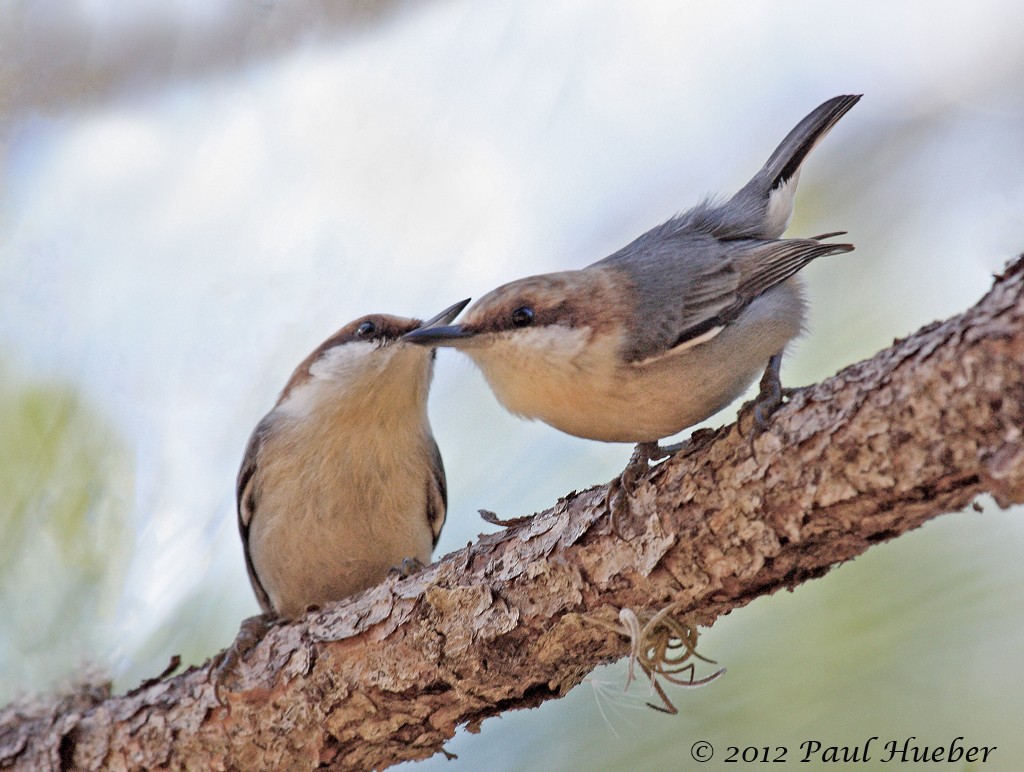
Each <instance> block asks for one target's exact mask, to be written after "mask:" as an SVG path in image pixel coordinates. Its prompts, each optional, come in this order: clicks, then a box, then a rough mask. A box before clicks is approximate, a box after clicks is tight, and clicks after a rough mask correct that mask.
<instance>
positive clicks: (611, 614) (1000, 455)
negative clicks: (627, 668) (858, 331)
mask: <svg viewBox="0 0 1024 772" xmlns="http://www.w3.org/2000/svg"><path fill="white" fill-rule="evenodd" d="M1022 427H1024V261H1020V260H1018V261H1017V262H1016V263H1014V264H1013V265H1012V266H1011V267H1010V268H1009V269H1008V270H1007V271H1006V272H1005V273H1004V274H1003V275H1002V276H1000V277H998V278H997V279H996V282H995V284H994V286H993V288H992V290H991V291H990V292H989V293H988V294H987V295H986V296H985V297H984V298H983V299H982V300H981V301H980V302H979V303H978V304H977V305H976V306H974V307H973V308H971V309H969V310H967V311H966V312H964V313H963V314H960V315H959V316H956V317H954V318H952V319H949V320H947V321H945V322H942V323H936V324H932V325H929V326H927V327H925V328H924V329H922V330H920V331H919V332H917V333H915V334H914V335H912V336H910V337H908V338H906V339H905V340H900V341H896V342H895V343H894V344H893V345H892V346H891V347H890V348H888V349H886V350H884V351H881V352H880V353H878V354H877V355H876V356H874V357H872V358H871V359H869V360H866V361H863V362H859V363H857V364H855V365H851V366H850V367H847V368H846V369H844V370H843V371H841V372H840V373H838V374H837V375H835V376H833V377H832V378H829V379H828V380H826V381H824V382H822V383H820V384H817V385H815V386H811V387H808V388H804V389H801V390H799V391H798V392H797V393H796V394H795V395H794V396H793V398H792V400H791V401H790V402H789V403H788V404H787V405H786V406H784V407H783V408H781V409H780V410H779V412H778V413H776V414H775V416H774V417H773V418H772V421H771V424H770V426H769V428H768V430H767V431H766V432H765V433H763V434H761V435H760V436H758V438H757V440H756V446H757V448H756V449H757V456H756V458H755V457H754V456H753V455H752V453H751V448H750V446H749V444H748V442H747V437H746V436H745V435H744V434H742V433H740V432H739V431H738V430H737V429H736V427H735V425H732V426H728V427H724V428H722V429H719V430H717V431H716V432H714V434H713V435H706V436H705V438H704V442H703V443H702V446H701V447H700V448H699V450H698V451H697V452H694V453H690V454H688V455H686V456H685V457H684V458H671V459H669V460H668V461H666V462H664V463H662V464H660V465H659V466H657V467H655V468H654V469H652V470H651V471H650V472H649V473H648V474H647V475H645V476H644V477H642V479H640V480H639V481H638V483H637V485H636V487H635V489H634V490H633V495H632V499H631V506H630V507H629V508H628V509H629V512H628V515H627V516H626V517H624V518H623V522H622V523H621V526H622V533H623V534H625V535H626V536H627V537H628V538H626V539H624V538H622V537H621V536H620V535H619V534H617V533H615V532H614V530H613V529H609V528H607V527H606V526H607V506H606V499H607V494H608V488H607V486H599V487H597V488H593V489H591V490H588V491H584V492H583V493H580V494H573V495H570V496H567V497H566V498H564V499H562V500H561V501H559V502H558V503H557V504H556V505H555V506H554V507H552V508H551V509H549V510H547V511H545V512H541V513H539V514H537V515H536V516H534V517H532V518H528V519H527V520H526V521H524V522H519V523H515V524H513V525H511V526H510V527H508V528H507V529H506V530H504V531H502V532H501V533H496V534H490V535H486V536H483V537H481V539H480V540H479V541H478V542H477V543H475V544H473V545H471V546H469V547H467V548H466V549H463V550H459V551H458V552H454V553H452V554H451V555H448V556H446V557H445V558H444V559H442V560H441V561H439V562H438V563H435V564H434V565H432V566H429V567H428V568H427V569H425V570H424V571H422V572H420V573H417V574H415V575H414V576H412V577H409V578H408V579H404V580H401V581H393V580H389V581H387V582H385V583H384V584H382V585H380V586H378V587H375V588H372V589H370V590H368V591H366V592H365V593H363V594H362V595H359V596H357V597H354V598H350V599H348V600H346V601H343V602H341V603H339V604H337V605H334V606H332V607H329V608H326V609H323V610H321V611H318V612H315V613H311V614H309V615H307V616H306V617H305V618H304V619H302V620H300V621H298V622H296V623H294V624H289V625H281V626H279V627H276V628H275V629H273V630H271V631H270V632H269V633H268V634H267V636H266V637H265V638H264V639H263V640H262V641H261V642H260V643H259V644H258V645H256V646H255V647H254V648H253V649H252V651H251V652H250V653H249V654H248V655H247V657H246V659H245V660H244V661H243V662H242V663H240V666H239V668H238V670H239V672H238V674H237V677H238V681H237V683H234V682H233V683H232V684H225V685H222V689H221V696H222V698H223V700H224V704H223V705H221V704H220V703H218V701H217V699H216V697H215V694H214V687H215V686H216V685H217V675H216V673H215V672H214V670H213V669H212V668H211V667H210V665H209V664H207V665H206V666H204V667H199V668H192V669H190V670H188V671H186V672H185V673H182V674H180V675H178V676H175V677H173V678H170V679H168V680H164V681H160V682H157V683H149V684H147V685H145V686H144V687H140V688H139V689H137V690H135V691H133V692H130V693H129V694H126V695H120V696H109V695H107V694H104V693H102V692H98V693H95V694H92V695H86V696H79V697H78V698H77V699H67V700H64V701H63V702H60V703H56V704H54V705H51V706H42V707H40V706H35V707H33V708H31V709H29V708H25V707H24V706H22V707H18V706H11V707H9V708H7V709H5V710H4V711H2V712H0V767H2V766H6V765H17V766H20V767H23V768H26V769H40V768H42V769H45V768H50V767H59V766H61V765H62V764H63V765H64V766H74V767H75V768H81V769H97V768H100V767H101V766H104V767H105V766H109V767H114V768H131V769H141V768H155V767H170V768H182V767H186V766H191V767H204V768H224V767H227V768H232V767H233V768H241V769H261V768H290V769H301V768H307V767H315V766H317V765H323V766H326V767H333V768H339V769H342V768H380V767H386V766H388V765H390V764H393V763H396V762H398V761H402V760H406V759H416V758H424V757H427V756H430V755H432V754H434V753H438V752H441V751H442V746H443V743H444V742H445V741H446V740H447V739H448V738H450V737H452V735H453V734H454V733H455V730H456V728H457V727H459V726H467V727H468V728H469V730H470V731H474V730H476V729H477V728H478V727H479V725H480V722H481V721H483V719H485V718H487V717H489V716H495V715H498V714H499V713H501V712H503V711H506V710H511V709H514V708H524V707H530V706H534V705H537V704H539V703H541V702H543V701H544V700H547V699H552V698H556V697H560V696H561V695H563V694H565V693H566V692H567V691H568V690H569V689H571V688H572V687H573V686H575V685H576V684H578V683H579V682H580V681H581V680H582V679H583V678H584V677H585V676H586V675H587V674H588V673H589V672H590V671H591V670H592V669H593V668H594V667H596V666H597V665H600V664H604V663H607V662H611V661H614V660H616V659H619V658H620V657H622V656H624V655H626V654H627V653H628V650H629V649H628V646H627V640H626V638H625V637H623V635H621V632H616V628H617V627H618V625H617V620H618V619H619V614H620V610H622V609H629V610H631V613H633V614H634V615H636V617H637V619H638V620H639V619H640V618H648V619H650V618H651V617H652V616H653V615H655V614H657V612H658V610H660V609H664V608H666V607H668V606H671V607H672V608H673V613H678V614H679V615H680V617H682V618H686V619H687V620H688V621H689V624H691V625H696V624H705V625H706V624H710V623H711V622H712V621H713V620H714V619H715V618H716V617H718V616H719V615H720V614H723V613H725V612H727V611H729V610H731V609H734V608H737V607H739V606H742V605H744V604H746V603H749V602H750V601H751V600H752V599H754V598H756V597H758V596H761V595H766V594H769V593H771V592H774V591H776V590H778V589H780V588H783V587H794V586H796V585H798V584H800V583H801V582H803V581H806V580H807V579H810V578H813V577H817V576H821V575H823V574H825V573H826V572H828V571H829V570H830V569H831V568H832V567H833V566H835V565H837V564H838V563H841V562H842V561H845V560H849V559H851V558H853V557H854V556H856V555H859V554H860V553H862V552H864V551H865V550H866V549H868V548H870V547H871V546H872V545H874V544H877V543H879V542H882V541H885V540H888V539H892V538H895V537H897V536H899V535H900V534H902V533H904V532H905V531H908V530H910V529H912V528H916V527H917V526H919V525H921V524H922V523H923V522H925V521H926V520H928V519H930V518H933V517H936V516H937V515H940V514H942V513H945V512H954V511H958V510H960V509H963V508H964V507H967V506H969V505H970V504H971V503H972V502H973V500H974V499H975V497H977V496H979V495H982V494H986V493H987V494H991V495H992V496H993V497H994V498H995V500H996V502H997V503H998V504H999V505H1000V506H1004V507H1005V506H1009V505H1010V504H1013V503H1020V502H1022V501H1024V439H1022ZM598 524H599V527H594V526H595V525H598ZM595 619H601V620H604V622H607V623H608V624H601V623H596V622H595V621H594V620H595ZM609 625H613V627H611V628H609ZM676 632H677V634H678V632H679V631H676ZM652 672H655V671H654V669H653V668H652Z"/></svg>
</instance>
